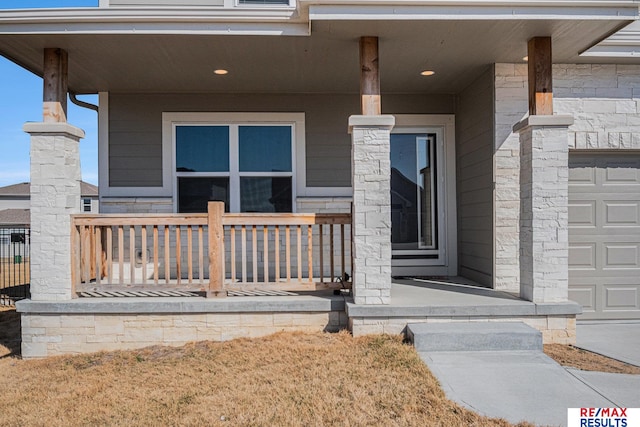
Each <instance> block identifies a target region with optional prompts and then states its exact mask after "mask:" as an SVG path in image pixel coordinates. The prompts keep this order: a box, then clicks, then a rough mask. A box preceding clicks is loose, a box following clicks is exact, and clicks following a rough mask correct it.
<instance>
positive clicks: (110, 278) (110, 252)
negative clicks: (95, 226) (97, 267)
mask: <svg viewBox="0 0 640 427" xmlns="http://www.w3.org/2000/svg"><path fill="white" fill-rule="evenodd" d="M107 283H109V284H112V283H113V229H112V228H111V227H107Z"/></svg>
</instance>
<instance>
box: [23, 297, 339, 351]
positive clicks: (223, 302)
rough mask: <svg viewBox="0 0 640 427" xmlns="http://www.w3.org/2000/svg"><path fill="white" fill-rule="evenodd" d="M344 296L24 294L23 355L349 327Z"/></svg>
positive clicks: (179, 343) (172, 344)
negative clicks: (47, 297) (41, 297)
mask: <svg viewBox="0 0 640 427" xmlns="http://www.w3.org/2000/svg"><path fill="white" fill-rule="evenodd" d="M344 307H345V302H344V297H342V296H336V295H332V294H331V293H327V294H326V295H323V296H318V297H310V296H304V295H298V296H286V297H264V298H260V297H229V298H222V299H213V298H212V299H205V298H196V297H194V298H99V299H98V298H79V299H75V300H71V301H67V302H44V301H30V300H24V301H20V302H18V303H17V304H16V308H17V310H18V312H20V313H21V317H22V357H23V358H25V359H29V358H38V357H47V356H55V355H62V354H79V353H91V352H96V351H112V350H131V349H136V348H142V347H148V346H152V345H166V346H180V345H184V344H186V343H188V342H192V341H226V340H230V339H235V338H242V337H260V336H265V335H269V334H273V333H276V332H281V331H288V332H291V331H305V332H315V331H328V332H335V331H338V330H340V329H345V328H346V327H347V317H346V314H345V308H344Z"/></svg>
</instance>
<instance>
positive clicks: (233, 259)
mask: <svg viewBox="0 0 640 427" xmlns="http://www.w3.org/2000/svg"><path fill="white" fill-rule="evenodd" d="M229 236H230V238H231V249H230V251H231V283H235V282H237V281H238V278H237V277H236V262H237V257H236V226H235V225H232V226H231V227H230V228H229Z"/></svg>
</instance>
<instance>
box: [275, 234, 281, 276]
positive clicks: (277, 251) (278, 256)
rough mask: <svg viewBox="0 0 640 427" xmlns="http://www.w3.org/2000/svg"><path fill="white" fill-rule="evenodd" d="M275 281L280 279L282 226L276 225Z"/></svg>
mask: <svg viewBox="0 0 640 427" xmlns="http://www.w3.org/2000/svg"><path fill="white" fill-rule="evenodd" d="M274 232H275V253H274V254H275V264H276V268H275V270H276V271H275V274H276V277H275V282H276V283H278V282H279V281H280V226H279V225H276V226H275V230H274Z"/></svg>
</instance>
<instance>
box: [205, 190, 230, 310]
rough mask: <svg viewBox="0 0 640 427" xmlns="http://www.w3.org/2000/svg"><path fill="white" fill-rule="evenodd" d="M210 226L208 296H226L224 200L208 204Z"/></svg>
mask: <svg viewBox="0 0 640 427" xmlns="http://www.w3.org/2000/svg"><path fill="white" fill-rule="evenodd" d="M207 212H208V214H209V216H208V220H207V222H208V227H209V290H208V291H207V297H217V298H221V297H226V296H227V292H226V291H225V290H224V289H222V285H223V283H222V262H223V258H222V257H223V253H222V235H223V233H224V229H223V227H222V215H224V203H223V202H209V203H208V205H207Z"/></svg>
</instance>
